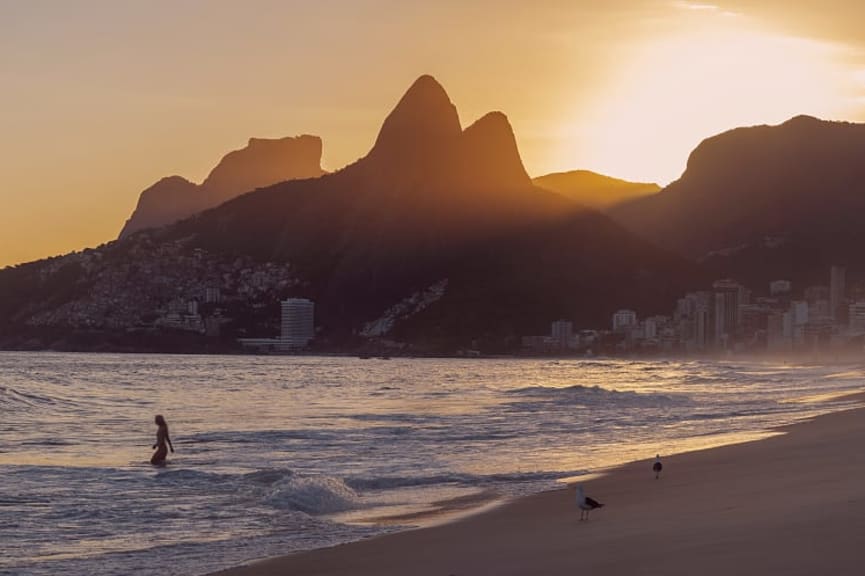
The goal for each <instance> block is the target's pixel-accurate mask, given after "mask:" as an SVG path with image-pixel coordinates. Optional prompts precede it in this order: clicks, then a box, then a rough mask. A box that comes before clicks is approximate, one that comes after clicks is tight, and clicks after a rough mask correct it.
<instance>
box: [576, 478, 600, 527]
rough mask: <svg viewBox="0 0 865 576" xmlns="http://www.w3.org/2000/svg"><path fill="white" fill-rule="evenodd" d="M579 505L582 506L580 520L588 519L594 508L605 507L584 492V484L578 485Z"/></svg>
mask: <svg viewBox="0 0 865 576" xmlns="http://www.w3.org/2000/svg"><path fill="white" fill-rule="evenodd" d="M577 506H578V507H579V508H580V520H588V519H589V513H590V512H591V511H592V510H594V509H595V508H603V507H604V505H603V504H601V503H600V502H598V501H597V500H595V499H594V498H589V497H588V496H586V495H585V494H584V493H583V485H582V484H578V485H577Z"/></svg>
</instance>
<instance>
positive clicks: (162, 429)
mask: <svg viewBox="0 0 865 576" xmlns="http://www.w3.org/2000/svg"><path fill="white" fill-rule="evenodd" d="M154 421H155V422H156V425H157V426H159V429H158V430H157V431H156V444H154V445H153V447H154V448H156V452H154V453H153V457H152V458H150V463H151V464H153V465H154V466H165V457H166V456H167V455H168V448H171V453H172V454H173V453H174V446H172V444H171V438H170V437H169V436H168V424H167V423H166V422H165V418H163V417H162V414H157V415H156V418H155V419H154ZM166 442H167V443H168V446H166V445H165V443H166Z"/></svg>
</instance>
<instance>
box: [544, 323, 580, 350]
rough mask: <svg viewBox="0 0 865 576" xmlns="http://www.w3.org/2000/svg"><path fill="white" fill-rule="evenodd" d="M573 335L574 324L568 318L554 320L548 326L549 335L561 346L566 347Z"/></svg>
mask: <svg viewBox="0 0 865 576" xmlns="http://www.w3.org/2000/svg"><path fill="white" fill-rule="evenodd" d="M573 336H574V324H573V322H571V321H570V320H556V321H555V322H553V324H552V326H551V327H550V337H551V338H552V339H553V340H554V341H555V343H556V344H558V345H559V346H560V347H561V348H566V347H568V345H569V344H570V342H571V338H573Z"/></svg>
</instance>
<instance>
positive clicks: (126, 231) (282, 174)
mask: <svg viewBox="0 0 865 576" xmlns="http://www.w3.org/2000/svg"><path fill="white" fill-rule="evenodd" d="M321 152H322V143H321V138H319V137H317V136H308V135H304V136H297V137H289V138H280V139H264V138H250V139H249V143H248V144H247V146H246V147H245V148H243V149H241V150H235V151H233V152H229V153H228V154H227V155H226V156H225V157H223V158H222V160H220V161H219V164H217V166H216V167H215V168H214V169H213V170H212V171H211V172H210V175H208V177H207V179H205V181H204V182H203V183H202V184H201V185H196V184H194V183H192V182H189V181H188V180H186V179H184V178H181V177H180V176H170V177H168V178H163V179H162V180H160V181H159V182H157V183H156V184H154V185H153V186H151V187H150V188H148V189H147V190H145V191H144V192H142V193H141V196H140V197H139V200H138V205H137V207H136V208H135V211H134V212H133V213H132V216H130V217H129V220H127V221H126V224H125V225H124V226H123V230H122V231H121V232H120V237H121V238H125V237H126V236H129V235H130V234H132V233H133V232H137V231H139V230H144V229H146V228H158V227H161V226H166V225H168V224H173V223H174V222H177V221H178V220H182V219H184V218H187V217H189V216H192V215H193V214H197V213H198V212H202V211H204V210H207V209H208V208H213V207H214V206H218V205H220V204H222V203H223V202H225V201H226V200H230V199H231V198H234V197H236V196H239V195H241V194H244V193H246V192H249V191H251V190H255V189H256V188H261V187H263V186H269V185H271V184H276V183H277V182H283V181H286V180H294V179H298V178H315V177H318V176H321V175H322V174H323V173H324V172H323V170H322V169H321Z"/></svg>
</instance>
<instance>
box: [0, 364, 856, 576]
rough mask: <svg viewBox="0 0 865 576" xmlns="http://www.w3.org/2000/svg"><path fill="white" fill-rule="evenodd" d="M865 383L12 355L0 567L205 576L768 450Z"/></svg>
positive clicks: (742, 371) (723, 367)
mask: <svg viewBox="0 0 865 576" xmlns="http://www.w3.org/2000/svg"><path fill="white" fill-rule="evenodd" d="M863 388H865V364H861V365H859V364H847V365H843V366H840V365H839V366H829V365H819V364H813V365H793V364H787V363H783V362H775V363H768V362H756V361H741V360H735V359H728V360H725V361H696V360H695V361H652V360H621V359H609V360H604V359H465V360H459V359H402V358H394V359H392V360H383V359H368V360H362V359H358V358H348V357H307V356H266V357H255V356H179V355H110V354H59V353H13V352H5V353H0V574H3V575H12V574H14V575H16V576H18V575H34V576H35V575H40V576H41V575H48V574H61V573H62V574H72V575H75V574H82V575H84V574H88V575H91V574H92V575H114V574H130V573H134V574H139V575H151V574H152V575H156V574H160V575H192V576H195V575H199V574H206V573H208V572H212V571H214V570H218V569H221V568H225V567H229V566H233V565H237V564H241V563H245V562H248V561H251V560H255V559H260V558H264V557H267V556H273V555H278V554H286V553H289V552H292V551H298V550H308V549H312V548H318V547H323V546H331V545H334V544H338V543H342V542H348V541H353V540H358V539H362V538H368V537H371V536H374V535H377V534H382V533H385V532H388V531H393V530H400V529H405V528H407V527H411V526H417V525H421V524H423V523H425V522H430V521H435V520H440V519H441V518H442V517H447V515H446V514H445V515H444V516H443V515H442V513H445V512H448V511H450V510H452V509H454V508H458V509H460V510H461V511H465V509H466V508H467V507H468V508H472V507H476V506H481V505H483V504H486V503H490V502H495V501H500V500H501V499H505V498H510V497H515V496H520V495H524V494H529V493H534V492H538V491H542V490H549V489H552V488H555V487H557V486H561V485H562V481H566V480H569V479H574V478H578V477H580V476H583V475H586V474H591V473H595V472H598V471H602V470H603V469H604V468H607V467H610V466H614V465H616V464H621V463H624V462H627V461H632V460H637V459H649V458H653V457H654V456H655V454H656V453H660V454H661V455H662V457H663V456H664V455H665V454H672V453H676V452H682V451H686V450H694V449H700V448H706V447H711V446H717V445H721V444H727V443H733V442H741V441H747V440H752V439H758V438H760V437H763V436H765V435H767V434H771V433H773V432H772V431H771V430H772V429H774V428H776V427H777V426H780V425H784V424H789V423H793V422H797V421H801V420H803V419H807V418H810V417H812V416H814V415H817V414H820V413H825V412H828V411H834V410H841V409H844V408H847V407H850V406H852V405H853V403H852V401H851V400H849V399H848V398H845V397H844V395H845V394H847V393H851V392H858V391H861V390H863ZM156 414H163V415H164V416H165V418H166V420H167V421H168V424H169V427H170V431H171V437H172V440H173V443H174V446H175V448H176V453H174V454H170V455H169V464H168V466H166V467H165V468H154V467H153V466H151V465H150V464H149V462H148V460H149V458H150V455H151V453H152V450H151V445H152V444H153V442H154V440H155V435H156V426H155V425H154V424H153V417H154V415H156ZM665 472H669V474H671V475H672V474H675V471H673V470H669V471H665ZM647 474H650V470H648V468H647ZM608 504H609V505H614V503H608Z"/></svg>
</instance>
